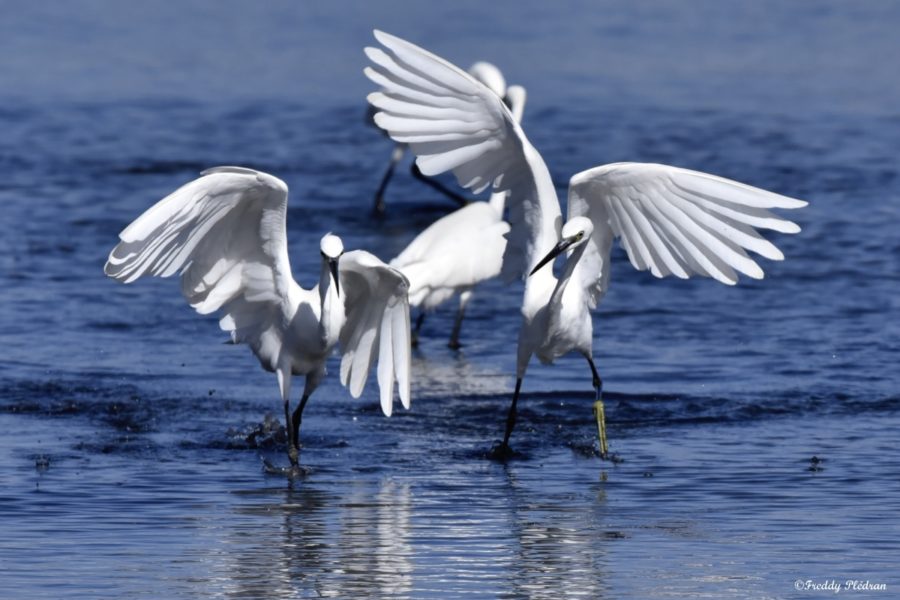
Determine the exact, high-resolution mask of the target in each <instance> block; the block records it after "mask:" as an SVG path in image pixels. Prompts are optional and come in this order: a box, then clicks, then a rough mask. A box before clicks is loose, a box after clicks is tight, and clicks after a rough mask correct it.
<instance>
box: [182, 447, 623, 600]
mask: <svg viewBox="0 0 900 600" xmlns="http://www.w3.org/2000/svg"><path fill="white" fill-rule="evenodd" d="M522 470H523V471H525V473H524V474H523V475H522V476H521V480H520V478H519V476H518V475H517V473H516V468H515V467H501V466H498V465H494V464H489V465H487V466H485V467H480V468H479V469H478V472H476V473H466V474H459V473H456V474H452V473H450V474H447V473H440V472H435V473H434V475H433V477H430V478H428V479H420V480H408V481H404V480H401V479H399V478H397V477H396V476H394V477H383V478H379V479H367V478H363V477H359V478H357V479H355V480H353V481H345V482H343V485H338V484H337V482H334V481H328V482H321V483H320V482H316V484H315V487H314V484H311V483H309V482H308V481H304V482H294V483H290V484H287V485H286V486H285V487H284V488H268V489H263V490H259V491H254V492H248V493H245V494H242V495H241V499H242V500H243V501H242V502H241V503H240V504H239V505H238V507H237V509H236V516H237V522H236V523H234V524H233V525H234V527H233V528H232V529H230V530H229V531H228V532H227V533H226V536H225V537H226V540H225V542H224V543H219V544H215V543H211V544H210V545H209V548H210V549H211V550H210V554H208V555H206V556H205V557H204V558H205V560H204V562H205V563H208V566H210V567H213V568H212V569H211V571H212V572H216V573H217V574H219V575H220V577H221V579H218V580H217V578H210V579H207V580H205V581H203V582H202V585H203V586H204V587H205V588H206V589H209V588H214V589H219V590H221V591H222V592H223V593H224V595H225V596H227V597H232V598H250V597H265V598H296V597H325V598H414V597H421V596H423V595H425V596H428V595H438V596H439V595H441V592H442V591H444V592H446V591H449V590H453V591H455V592H457V593H461V594H474V595H484V594H496V595H499V596H501V597H515V598H550V597H553V598H559V597H573V598H577V597H591V598H600V597H603V595H604V592H605V590H606V585H605V583H604V581H605V578H606V576H607V571H606V562H607V558H606V553H607V550H606V549H607V545H608V544H609V543H614V540H611V539H604V534H603V531H602V528H601V527H600V526H599V525H600V518H599V515H601V514H603V504H604V502H603V499H602V496H598V495H597V494H596V491H590V490H585V493H581V492H579V493H573V492H572V491H571V489H572V488H571V487H568V488H567V489H568V491H566V492H565V493H560V492H558V491H555V490H554V489H553V488H552V486H551V489H548V486H546V485H545V482H543V481H542V480H540V478H539V471H535V470H533V469H532V468H531V467H524V468H523V469H522ZM319 485H321V486H322V488H323V489H329V490H331V489H343V490H345V492H344V493H342V495H341V496H339V497H336V496H334V495H332V494H330V493H327V492H323V491H321V489H318V486H319ZM559 489H565V488H559ZM598 498H599V499H598ZM460 506H467V507H468V510H467V511H464V512H463V513H460V511H459V510H458V508H459V507H460ZM209 563H212V564H209ZM195 583H201V582H195Z"/></svg>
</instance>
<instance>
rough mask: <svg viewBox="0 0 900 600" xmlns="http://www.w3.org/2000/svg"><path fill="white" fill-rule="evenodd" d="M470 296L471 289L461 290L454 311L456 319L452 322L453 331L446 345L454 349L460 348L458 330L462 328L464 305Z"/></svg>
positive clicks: (464, 312)
mask: <svg viewBox="0 0 900 600" xmlns="http://www.w3.org/2000/svg"><path fill="white" fill-rule="evenodd" d="M471 297H472V291H471V290H468V291H465V292H463V293H462V294H461V295H460V297H459V309H458V310H457V311H456V320H455V321H454V322H453V332H452V333H451V334H450V341H449V342H447V346H448V347H449V348H452V349H454V350H459V349H460V348H462V344H461V343H459V332H460V331H461V330H462V322H463V317H464V316H465V314H466V305H467V304H468V303H469V299H470V298H471Z"/></svg>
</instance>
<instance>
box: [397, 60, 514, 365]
mask: <svg viewBox="0 0 900 600" xmlns="http://www.w3.org/2000/svg"><path fill="white" fill-rule="evenodd" d="M478 64H481V63H477V64H476V66H477V65H478ZM474 68H475V67H473V69H470V73H471V72H472V71H473V70H474ZM488 72H490V71H488ZM492 91H493V88H492ZM525 98H526V93H525V88H523V87H522V86H518V85H512V86H509V88H508V89H507V90H506V97H505V98H504V102H506V103H507V105H508V106H509V107H510V111H511V112H512V115H513V117H514V118H515V119H516V121H521V119H522V112H523V111H524V110H525ZM506 194H507V193H506V192H494V193H493V194H491V198H490V200H488V201H487V202H472V203H471V204H468V205H467V206H464V207H462V208H459V209H457V210H455V211H453V212H452V213H450V214H449V215H446V216H444V217H441V218H440V219H438V220H437V221H435V222H434V223H432V224H431V225H430V226H429V227H428V228H427V229H425V230H424V231H422V233H420V234H419V235H418V236H416V237H415V239H413V241H412V242H410V243H409V245H408V246H407V247H406V248H405V249H404V250H403V252H401V253H400V254H399V255H397V257H396V258H394V259H393V260H392V261H391V266H392V267H394V268H396V269H399V270H400V271H401V272H402V273H403V274H404V275H406V277H407V279H409V303H410V306H413V307H415V308H418V309H419V311H420V312H419V316H418V318H417V319H416V326H415V329H414V330H413V338H412V342H413V345H415V344H416V343H417V341H418V334H419V330H420V329H421V328H422V322H423V321H424V319H425V313H426V312H428V311H432V310H434V309H435V308H437V307H438V306H439V305H441V304H443V303H444V302H445V301H447V300H449V299H450V298H452V297H453V296H455V295H457V294H458V295H459V308H458V309H457V311H456V319H455V320H454V323H453V331H452V333H451V334H450V341H449V342H448V344H447V345H448V346H450V347H451V348H454V349H455V348H459V347H460V346H461V344H460V342H459V334H460V330H461V328H462V321H463V316H464V315H465V311H466V306H467V305H468V303H469V300H471V298H472V288H473V287H475V286H476V285H478V284H479V283H482V282H484V281H487V280H488V279H493V278H494V277H497V276H498V275H499V274H500V270H501V267H502V265H503V252H504V250H505V249H506V237H505V234H506V233H507V232H508V231H509V224H508V223H506V222H505V221H504V220H503V211H504V207H505V205H506Z"/></svg>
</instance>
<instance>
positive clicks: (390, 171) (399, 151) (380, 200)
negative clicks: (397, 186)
mask: <svg viewBox="0 0 900 600" xmlns="http://www.w3.org/2000/svg"><path fill="white" fill-rule="evenodd" d="M405 151H406V146H404V145H403V144H397V145H396V146H394V150H393V151H392V152H391V162H390V164H389V165H388V168H387V171H385V172H384V176H383V177H382V178H381V183H380V184H379V185H378V191H377V192H375V205H374V206H373V207H372V212H373V213H375V214H376V215H378V216H381V215H383V214H384V211H385V204H384V191H385V190H386V189H387V186H388V183H389V182H390V181H391V177H393V176H394V169H395V168H396V167H397V163H398V162H400V161H401V160H402V159H403V154H404V152H405Z"/></svg>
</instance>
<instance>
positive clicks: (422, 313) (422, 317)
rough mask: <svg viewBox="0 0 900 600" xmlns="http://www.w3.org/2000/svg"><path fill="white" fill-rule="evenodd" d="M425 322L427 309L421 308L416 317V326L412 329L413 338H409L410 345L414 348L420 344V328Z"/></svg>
mask: <svg viewBox="0 0 900 600" xmlns="http://www.w3.org/2000/svg"><path fill="white" fill-rule="evenodd" d="M424 322H425V311H424V310H420V311H419V316H418V317H416V326H415V327H413V330H412V336H411V337H412V339H411V340H409V345H410V346H412V347H413V348H415V347H417V346H418V345H419V330H420V329H422V323H424Z"/></svg>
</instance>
